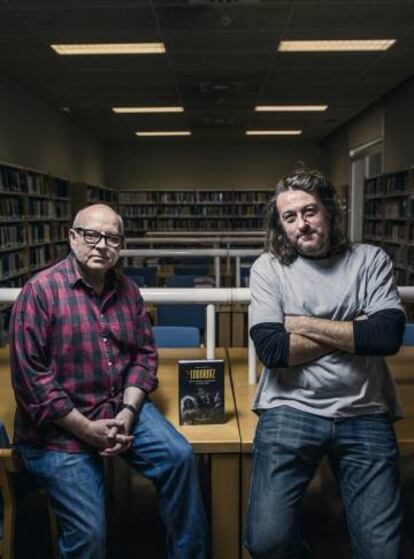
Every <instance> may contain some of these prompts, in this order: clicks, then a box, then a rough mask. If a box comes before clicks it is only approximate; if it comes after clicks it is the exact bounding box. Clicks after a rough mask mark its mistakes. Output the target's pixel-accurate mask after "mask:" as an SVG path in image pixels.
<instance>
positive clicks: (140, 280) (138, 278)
mask: <svg viewBox="0 0 414 559" xmlns="http://www.w3.org/2000/svg"><path fill="white" fill-rule="evenodd" d="M129 277H130V278H131V279H132V280H134V282H135V283H136V284H137V285H138V287H144V286H145V278H144V276H138V275H135V274H134V275H132V274H130V275H129Z"/></svg>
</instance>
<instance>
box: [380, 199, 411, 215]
mask: <svg viewBox="0 0 414 559" xmlns="http://www.w3.org/2000/svg"><path fill="white" fill-rule="evenodd" d="M384 217H385V218H393V217H407V199H406V198H401V199H400V200H385V201H384Z"/></svg>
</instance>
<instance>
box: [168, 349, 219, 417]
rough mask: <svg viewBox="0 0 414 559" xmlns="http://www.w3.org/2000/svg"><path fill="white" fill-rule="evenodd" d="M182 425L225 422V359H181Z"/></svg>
mask: <svg viewBox="0 0 414 559" xmlns="http://www.w3.org/2000/svg"><path fill="white" fill-rule="evenodd" d="M178 394H179V397H178V400H179V417H180V425H203V424H215V423H224V422H225V421H226V414H225V409H224V361H223V360H222V359H202V360H180V361H178Z"/></svg>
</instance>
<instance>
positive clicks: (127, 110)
mask: <svg viewBox="0 0 414 559" xmlns="http://www.w3.org/2000/svg"><path fill="white" fill-rule="evenodd" d="M112 110H113V112H114V113H117V114H149V113H183V112H184V107H112Z"/></svg>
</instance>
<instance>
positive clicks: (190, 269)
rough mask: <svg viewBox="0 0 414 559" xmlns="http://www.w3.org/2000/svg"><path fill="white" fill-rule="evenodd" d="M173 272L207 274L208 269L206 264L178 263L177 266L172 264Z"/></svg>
mask: <svg viewBox="0 0 414 559" xmlns="http://www.w3.org/2000/svg"><path fill="white" fill-rule="evenodd" d="M174 272H175V274H177V275H182V276H187V275H191V276H208V272H209V269H208V266H201V265H197V264H195V265H193V266H191V265H190V264H178V265H177V266H174Z"/></svg>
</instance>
